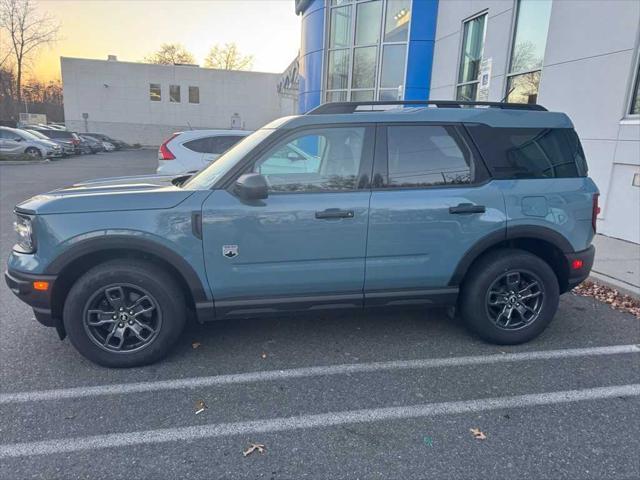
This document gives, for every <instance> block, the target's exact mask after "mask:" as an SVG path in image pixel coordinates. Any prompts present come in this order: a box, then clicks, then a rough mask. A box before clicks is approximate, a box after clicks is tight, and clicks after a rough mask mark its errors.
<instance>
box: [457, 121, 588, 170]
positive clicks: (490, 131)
mask: <svg viewBox="0 0 640 480" xmlns="http://www.w3.org/2000/svg"><path fill="white" fill-rule="evenodd" d="M469 131H470V133H471V136H472V137H473V139H474V141H475V142H476V144H477V145H478V148H479V149H480V152H481V153H482V156H483V157H484V159H485V161H486V163H487V167H488V168H489V171H490V172H491V174H492V176H493V177H495V178H566V177H584V176H586V175H587V163H586V161H585V157H584V152H583V151H582V146H581V145H580V140H579V139H578V135H577V134H576V132H575V131H574V130H573V129H569V128H492V127H487V126H484V125H477V126H471V127H469Z"/></svg>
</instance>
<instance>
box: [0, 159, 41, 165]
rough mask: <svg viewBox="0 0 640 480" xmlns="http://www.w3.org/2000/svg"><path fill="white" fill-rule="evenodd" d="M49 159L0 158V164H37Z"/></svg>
mask: <svg viewBox="0 0 640 480" xmlns="http://www.w3.org/2000/svg"><path fill="white" fill-rule="evenodd" d="M49 162H50V160H49V159H48V158H45V159H44V160H0V165H39V164H41V163H49Z"/></svg>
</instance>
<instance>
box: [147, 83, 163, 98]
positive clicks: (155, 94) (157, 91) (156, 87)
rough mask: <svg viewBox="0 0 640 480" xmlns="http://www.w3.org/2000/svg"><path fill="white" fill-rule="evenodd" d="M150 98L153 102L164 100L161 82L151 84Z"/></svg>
mask: <svg viewBox="0 0 640 480" xmlns="http://www.w3.org/2000/svg"><path fill="white" fill-rule="evenodd" d="M149 100H151V101H152V102H159V101H160V100H162V89H161V88H160V84H159V83H150V84H149Z"/></svg>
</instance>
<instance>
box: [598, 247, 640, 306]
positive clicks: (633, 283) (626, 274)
mask: <svg viewBox="0 0 640 480" xmlns="http://www.w3.org/2000/svg"><path fill="white" fill-rule="evenodd" d="M593 244H594V245H595V247H596V259H595V262H594V264H593V269H592V270H591V277H592V279H593V280H595V281H597V282H599V283H604V284H606V285H608V286H610V287H612V288H615V289H617V290H620V291H621V292H622V293H627V294H631V295H634V296H636V297H640V244H637V243H631V242H627V241H625V240H618V239H617V238H612V237H606V236H604V235H596V237H595V238H594V239H593Z"/></svg>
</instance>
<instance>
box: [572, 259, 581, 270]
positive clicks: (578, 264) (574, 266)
mask: <svg viewBox="0 0 640 480" xmlns="http://www.w3.org/2000/svg"><path fill="white" fill-rule="evenodd" d="M583 265H584V262H583V261H582V260H580V259H578V258H576V259H575V260H574V261H573V262H571V269H572V270H580V269H581V268H582V266H583Z"/></svg>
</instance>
